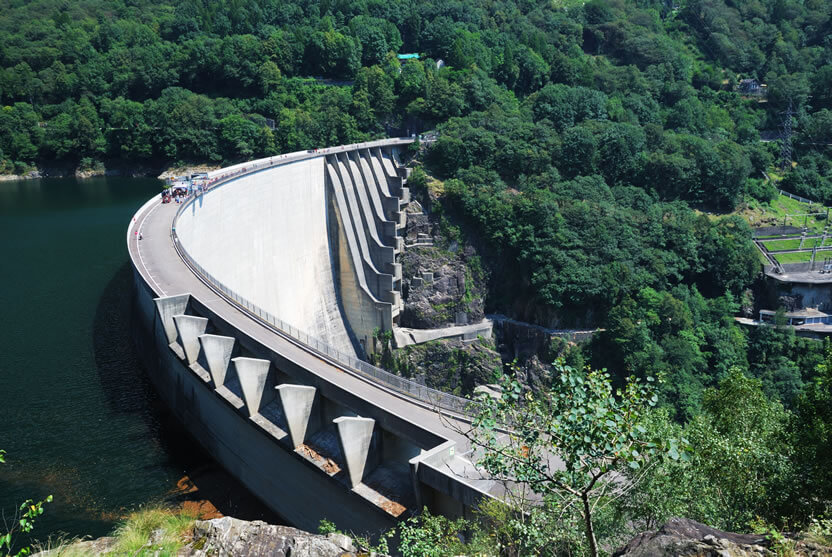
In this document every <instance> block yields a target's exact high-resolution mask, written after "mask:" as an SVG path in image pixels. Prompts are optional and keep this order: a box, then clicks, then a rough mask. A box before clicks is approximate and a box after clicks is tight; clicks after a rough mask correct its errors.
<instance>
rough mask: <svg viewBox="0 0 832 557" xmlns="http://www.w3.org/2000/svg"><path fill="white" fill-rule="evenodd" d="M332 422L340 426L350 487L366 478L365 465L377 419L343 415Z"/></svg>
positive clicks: (342, 448)
mask: <svg viewBox="0 0 832 557" xmlns="http://www.w3.org/2000/svg"><path fill="white" fill-rule="evenodd" d="M332 423H334V424H335V426H336V427H337V428H338V444H339V445H340V447H341V453H342V454H343V455H344V462H345V464H346V465H347V476H348V478H349V482H350V487H355V486H357V485H358V484H360V483H361V481H362V480H363V479H364V467H365V465H366V464H367V456H368V454H369V452H370V444H371V443H372V440H373V429H374V427H375V425H376V421H375V420H374V419H372V418H360V417H355V416H341V417H339V418H335V419H334V420H332Z"/></svg>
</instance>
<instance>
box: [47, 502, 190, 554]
mask: <svg viewBox="0 0 832 557" xmlns="http://www.w3.org/2000/svg"><path fill="white" fill-rule="evenodd" d="M196 519H197V517H196V515H194V514H193V513H191V512H189V511H186V510H178V509H177V510H173V509H169V508H166V507H155V508H149V509H143V510H140V511H136V512H134V513H131V514H130V515H128V517H127V518H126V519H125V520H124V522H122V523H121V525H120V526H118V527H117V528H116V530H115V531H114V532H113V533H112V534H111V535H112V537H114V538H115V543H114V545H113V546H112V547H111V548H109V549H108V550H107V551H106V554H107V555H136V556H138V555H157V556H173V555H176V554H177V553H178V552H179V550H180V549H182V548H183V547H184V546H185V545H186V544H187V543H188V542H189V541H190V537H191V533H192V531H193V527H194V522H195V521H196ZM76 541H77V540H68V541H65V540H59V542H58V544H56V545H53V544H52V543H50V544H49V545H48V546H47V547H41V548H40V549H41V550H43V551H45V554H46V555H48V556H49V557H58V556H60V557H76V556H78V557H80V556H82V555H83V556H87V555H90V554H91V553H90V548H88V547H84V546H83V545H77V544H76V543H75V542H76Z"/></svg>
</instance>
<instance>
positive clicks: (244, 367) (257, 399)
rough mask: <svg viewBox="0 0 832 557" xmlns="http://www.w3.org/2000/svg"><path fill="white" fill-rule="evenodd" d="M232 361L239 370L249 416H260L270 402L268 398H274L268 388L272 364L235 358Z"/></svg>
mask: <svg viewBox="0 0 832 557" xmlns="http://www.w3.org/2000/svg"><path fill="white" fill-rule="evenodd" d="M231 361H232V362H234V369H236V370H237V377H238V378H239V380H240V387H241V388H242V390H243V399H244V400H245V402H246V408H248V413H249V416H254V415H256V414H259V413H260V409H261V408H262V407H263V406H265V405H266V404H268V403H269V402H270V400H268V399H267V398H266V397H269V398H271V397H272V396H273V393H272V391H271V390H270V389H267V388H266V384H267V383H268V379H269V366H270V365H271V362H269V360H261V359H259V358H233V359H232V360H231ZM267 393H268V394H267Z"/></svg>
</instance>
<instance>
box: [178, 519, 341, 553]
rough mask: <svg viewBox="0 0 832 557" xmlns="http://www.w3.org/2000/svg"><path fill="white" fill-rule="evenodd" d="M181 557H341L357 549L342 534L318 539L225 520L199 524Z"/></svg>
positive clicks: (285, 528) (281, 528) (262, 524)
mask: <svg viewBox="0 0 832 557" xmlns="http://www.w3.org/2000/svg"><path fill="white" fill-rule="evenodd" d="M181 555H189V556H192V557H202V556H206V557H207V556H208V555H211V556H216V557H224V556H232V555H233V556H234V557H246V556H252V557H253V556H263V555H269V556H275V557H289V556H290V555H291V556H292V557H342V556H352V555H355V547H354V546H353V543H352V540H351V539H350V538H349V537H347V536H344V535H341V534H330V535H329V536H318V535H315V534H310V533H308V532H304V531H302V530H297V529H295V528H290V527H288V526H274V525H271V524H266V523H265V522H261V521H259V520H256V521H254V522H246V521H244V520H238V519H236V518H232V517H229V516H226V517H223V518H215V519H213V520H199V521H197V523H196V525H195V527H194V537H193V541H192V542H191V543H190V544H188V546H187V548H186V549H185V550H184V551H183V552H182V553H181Z"/></svg>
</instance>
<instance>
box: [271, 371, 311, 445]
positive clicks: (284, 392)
mask: <svg viewBox="0 0 832 557" xmlns="http://www.w3.org/2000/svg"><path fill="white" fill-rule="evenodd" d="M276 390H277V395H278V398H279V399H280V404H281V406H282V407H283V415H284V416H285V417H286V424H287V426H288V428H289V437H290V438H291V441H292V446H293V447H298V446H299V445H302V444H303V442H304V441H306V430H307V427H308V426H309V417H310V416H311V414H312V405H313V403H314V402H315V393H316V392H317V389H316V388H315V387H311V386H309V385H288V384H284V385H278V386H277V387H276Z"/></svg>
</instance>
